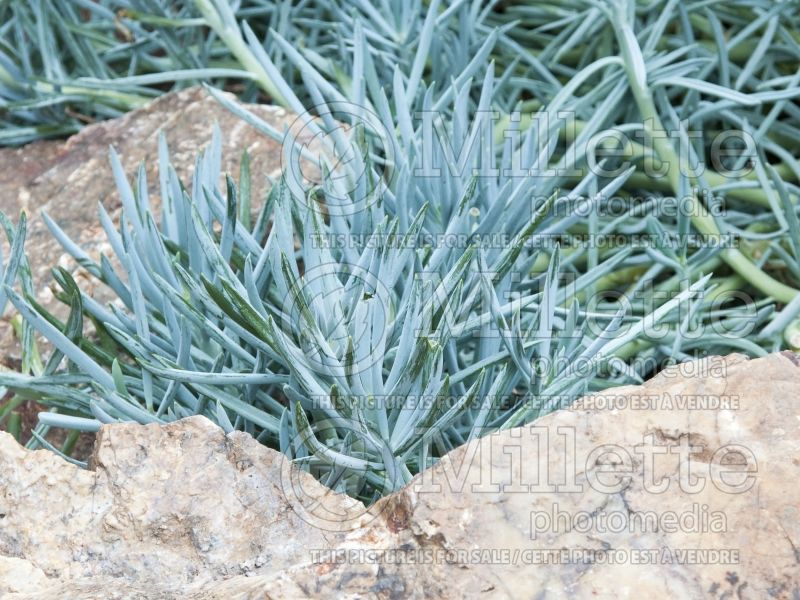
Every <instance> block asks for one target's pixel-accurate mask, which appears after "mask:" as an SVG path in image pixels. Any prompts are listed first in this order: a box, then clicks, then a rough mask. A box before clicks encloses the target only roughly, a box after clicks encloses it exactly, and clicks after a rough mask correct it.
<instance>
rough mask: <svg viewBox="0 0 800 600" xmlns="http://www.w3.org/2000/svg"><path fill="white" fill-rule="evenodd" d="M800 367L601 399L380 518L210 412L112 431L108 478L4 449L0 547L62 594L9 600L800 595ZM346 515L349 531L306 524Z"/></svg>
mask: <svg viewBox="0 0 800 600" xmlns="http://www.w3.org/2000/svg"><path fill="white" fill-rule="evenodd" d="M798 362H799V361H798V359H797V357H796V356H795V355H793V354H790V353H784V354H774V355H771V356H768V357H765V358H761V359H758V360H752V361H748V360H747V359H746V358H744V357H742V356H737V355H734V356H730V357H727V358H725V359H721V358H713V359H707V360H702V361H698V362H694V363H688V364H687V365H684V366H681V367H676V368H674V369H669V370H667V371H665V372H663V373H662V374H660V375H658V376H657V377H655V378H654V379H652V380H651V381H649V382H647V383H646V384H644V385H642V386H629V387H624V388H617V389H614V390H609V391H608V392H606V393H603V394H597V395H594V396H589V397H587V398H584V399H582V400H581V401H580V402H578V403H577V404H575V405H574V406H573V407H571V408H570V409H566V410H562V411H559V412H556V413H553V414H551V415H548V416H547V417H544V418H542V419H540V420H539V421H537V422H536V423H535V424H534V425H533V426H529V427H523V428H518V429H514V430H510V431H505V432H502V433H499V434H495V435H490V436H487V437H485V438H483V439H481V440H478V441H473V442H471V443H469V444H467V445H465V446H463V447H461V448H459V449H457V450H455V451H453V452H451V453H450V454H449V455H447V456H446V457H445V458H444V459H442V461H440V462H439V464H438V465H436V466H435V467H433V468H432V469H429V470H428V471H426V472H424V473H422V474H420V475H418V476H417V477H416V478H415V479H414V480H413V481H412V482H411V483H410V484H409V485H408V486H406V487H405V488H404V489H403V490H401V491H399V492H397V493H396V494H394V495H392V496H390V497H388V498H386V499H384V500H382V501H380V502H379V503H377V504H376V505H374V506H373V507H371V508H370V511H369V513H364V512H363V510H362V509H361V507H360V506H359V505H358V503H355V502H354V501H350V502H349V503H348V502H346V501H345V500H344V499H343V498H341V497H338V496H336V495H333V494H331V495H328V496H325V498H327V500H328V502H329V503H330V504H328V505H326V506H325V507H324V510H319V511H315V510H314V509H313V508H312V505H311V503H308V502H305V503H304V505H303V507H302V510H298V507H297V501H298V499H297V498H296V494H295V493H294V492H293V490H289V489H287V484H286V482H287V481H288V480H289V479H287V478H291V480H297V479H298V478H305V477H307V476H305V475H304V474H301V473H300V472H299V471H294V470H292V469H291V468H290V467H289V466H288V463H287V462H286V461H285V460H283V459H281V457H280V455H279V454H277V453H274V452H272V451H270V450H267V449H264V448H261V447H259V446H258V445H257V444H256V443H255V442H254V441H252V440H250V439H249V438H247V436H245V435H243V434H231V435H228V436H225V435H223V434H222V433H221V432H220V431H219V430H217V429H215V428H214V427H213V426H211V425H210V424H209V423H208V422H206V421H204V420H203V419H200V418H193V419H188V420H186V421H182V422H179V423H176V424H173V425H169V426H165V427H162V428H158V427H155V426H147V427H140V426H134V425H111V426H108V427H105V428H104V429H103V432H102V434H101V436H100V440H99V442H98V449H97V452H96V460H95V470H94V471H93V472H91V471H78V470H77V469H76V468H75V467H72V466H70V465H66V464H65V463H64V462H63V461H61V460H60V459H58V458H56V457H54V456H52V455H49V454H47V453H46V452H44V451H37V452H33V453H31V452H26V451H24V450H22V449H20V448H18V447H17V446H16V445H15V444H13V442H11V441H10V440H9V438H8V437H7V436H3V437H0V463H2V464H0V498H2V507H0V512H2V513H4V514H5V515H6V516H5V518H4V519H3V520H2V521H0V523H2V525H0V553H2V554H4V555H6V556H8V557H15V558H18V559H20V560H25V561H29V562H30V567H25V568H29V570H33V571H32V572H35V570H36V569H38V570H40V571H41V572H42V573H43V574H44V575H45V576H47V577H48V578H49V582H50V586H49V587H46V588H43V589H42V591H41V592H40V593H39V594H38V595H35V594H31V593H29V592H28V591H25V592H23V591H19V592H17V593H9V594H8V596H7V597H8V598H11V599H19V598H41V599H51V598H52V599H55V598H62V597H81V598H107V597H118V598H169V597H183V598H194V599H197V600H200V599H206V598H226V599H227V598H253V599H255V598H333V597H336V598H428V597H432V598H461V597H463V598H579V599H580V598H587V599H588V598H718V599H722V598H741V599H744V600H748V599H756V598H758V599H761V598H783V599H787V600H788V599H794V598H797V597H800V551H798V548H800V492H798V489H797V486H796V485H795V483H796V481H797V479H798V475H800V459H799V458H798V456H799V455H800V453H798V450H800V410H798V401H797V399H796V393H797V390H800V368H798ZM688 446H692V447H693V448H689V447H688ZM250 462H252V464H250ZM253 482H255V483H253ZM701 483H702V485H701ZM658 486H662V487H663V489H657V488H658ZM302 488H303V489H304V490H306V491H307V492H308V493H309V494H310V495H314V493H315V492H314V490H315V489H316V490H317V492H316V493H322V491H321V486H318V485H317V484H315V483H314V482H313V481H311V480H310V478H308V479H307V480H306V479H303V481H302ZM342 503H344V506H342ZM331 511H343V512H342V519H341V523H340V527H339V529H340V530H341V531H340V532H336V531H331V529H335V527H332V526H330V525H332V521H327V522H326V521H325V520H324V519H323V520H320V521H318V522H315V521H314V519H313V518H309V515H312V516H313V515H329V514H330V513H331ZM581 517H583V518H584V520H583V521H582V520H581ZM692 518H694V521H692V520H691V519H692ZM162 523H163V527H160V525H159V524H162ZM312 523H313V525H312ZM323 523H328V526H325V527H324V528H322V527H323V525H322V524H323ZM226 527H227V528H232V530H230V531H228V530H226V529H225V528H226ZM257 556H268V557H269V558H268V560H267V561H265V562H264V564H263V565H261V566H260V567H258V566H255V567H254V568H243V567H241V565H242V564H246V565H250V564H254V563H253V562H252V561H255V560H257V559H256V557H257ZM3 568H4V567H3V566H2V563H0V573H2V572H9V571H8V569H7V568H6V570H5V571H3V570H2V569H3ZM19 568H22V567H19ZM247 575H250V576H247ZM34 579H36V577H34ZM40 582H41V577H39V578H38V579H37V586H38V585H39V583H40ZM5 585H6V587H5V591H9V592H11V589H12V588H11V586H9V585H8V582H6V583H5ZM108 590H112V592H113V593H112V592H109V591H108ZM0 591H3V588H2V587H0ZM104 594H105V595H104Z"/></svg>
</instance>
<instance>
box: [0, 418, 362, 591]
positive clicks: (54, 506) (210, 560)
mask: <svg viewBox="0 0 800 600" xmlns="http://www.w3.org/2000/svg"><path fill="white" fill-rule="evenodd" d="M0 463H2V466H0V515H2V516H3V517H2V520H0V555H3V556H6V557H13V558H16V559H25V560H26V561H29V562H30V564H31V565H35V567H36V568H37V569H40V570H41V572H43V573H44V575H46V576H48V577H51V578H56V579H63V580H67V579H77V578H86V577H98V576H100V577H112V578H119V581H127V582H132V583H134V584H143V585H150V584H159V585H160V584H162V583H163V584H173V585H174V584H183V583H187V582H190V581H195V580H201V581H202V580H208V579H222V578H226V577H231V576H233V575H239V574H257V573H259V572H262V571H265V570H266V571H268V572H273V571H275V570H280V569H283V568H286V567H288V566H291V565H293V564H295V563H297V562H298V561H304V560H305V559H306V552H305V548H306V545H308V544H311V545H312V546H319V547H321V548H328V547H330V545H331V544H332V543H333V542H334V541H337V540H338V539H339V538H340V537H341V536H340V535H339V534H337V533H335V532H332V531H330V530H321V529H319V528H316V527H314V526H312V525H311V524H309V523H307V522H306V521H303V520H302V519H300V518H299V517H298V516H297V513H296V512H295V511H294V510H293V509H292V508H291V505H290V504H289V503H288V502H287V499H286V496H285V494H284V493H283V489H282V487H281V481H282V480H288V479H289V473H288V472H289V471H292V470H293V467H292V466H291V464H290V463H289V461H287V460H286V459H285V457H284V456H283V455H282V454H280V453H278V452H276V451H274V450H270V449H268V448H266V447H264V446H262V445H261V444H259V443H258V442H257V441H256V440H254V439H253V438H252V437H251V436H249V435H247V434H244V433H239V432H234V433H231V434H230V435H225V433H224V432H223V431H222V430H221V429H220V428H218V427H217V426H215V425H213V424H212V423H211V422H210V421H208V420H207V419H205V418H203V417H192V418H189V419H185V420H183V421H180V422H178V423H174V424H170V425H166V426H163V427H159V426H144V427H143V426H139V425H118V426H114V427H106V428H104V429H103V430H102V431H101V432H100V434H99V435H98V439H97V441H96V448H95V453H94V456H93V457H92V470H82V469H80V468H78V467H76V466H73V465H70V464H67V463H65V462H64V461H63V460H61V459H60V458H58V457H57V456H56V455H54V454H52V453H51V452H49V451H46V450H39V451H34V452H29V451H26V450H24V449H22V448H21V447H19V446H18V445H17V444H16V442H14V440H13V439H12V438H11V436H9V435H8V434H5V433H3V434H0ZM291 476H292V477H294V478H301V479H302V478H305V479H307V481H306V482H304V489H307V490H310V491H311V493H312V494H314V493H316V499H317V500H318V501H320V502H322V503H323V504H324V503H328V504H329V506H330V507H331V508H332V509H333V510H343V511H347V510H349V509H350V508H355V509H363V507H362V505H361V504H360V503H358V502H357V501H355V500H353V499H351V498H348V497H346V496H340V495H337V494H334V493H333V492H330V490H327V489H326V488H324V487H323V486H322V485H321V484H319V483H317V482H316V481H314V480H313V477H312V476H311V475H308V474H306V473H302V472H296V473H291ZM362 512H363V510H362ZM0 589H2V587H0ZM8 591H10V590H8Z"/></svg>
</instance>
